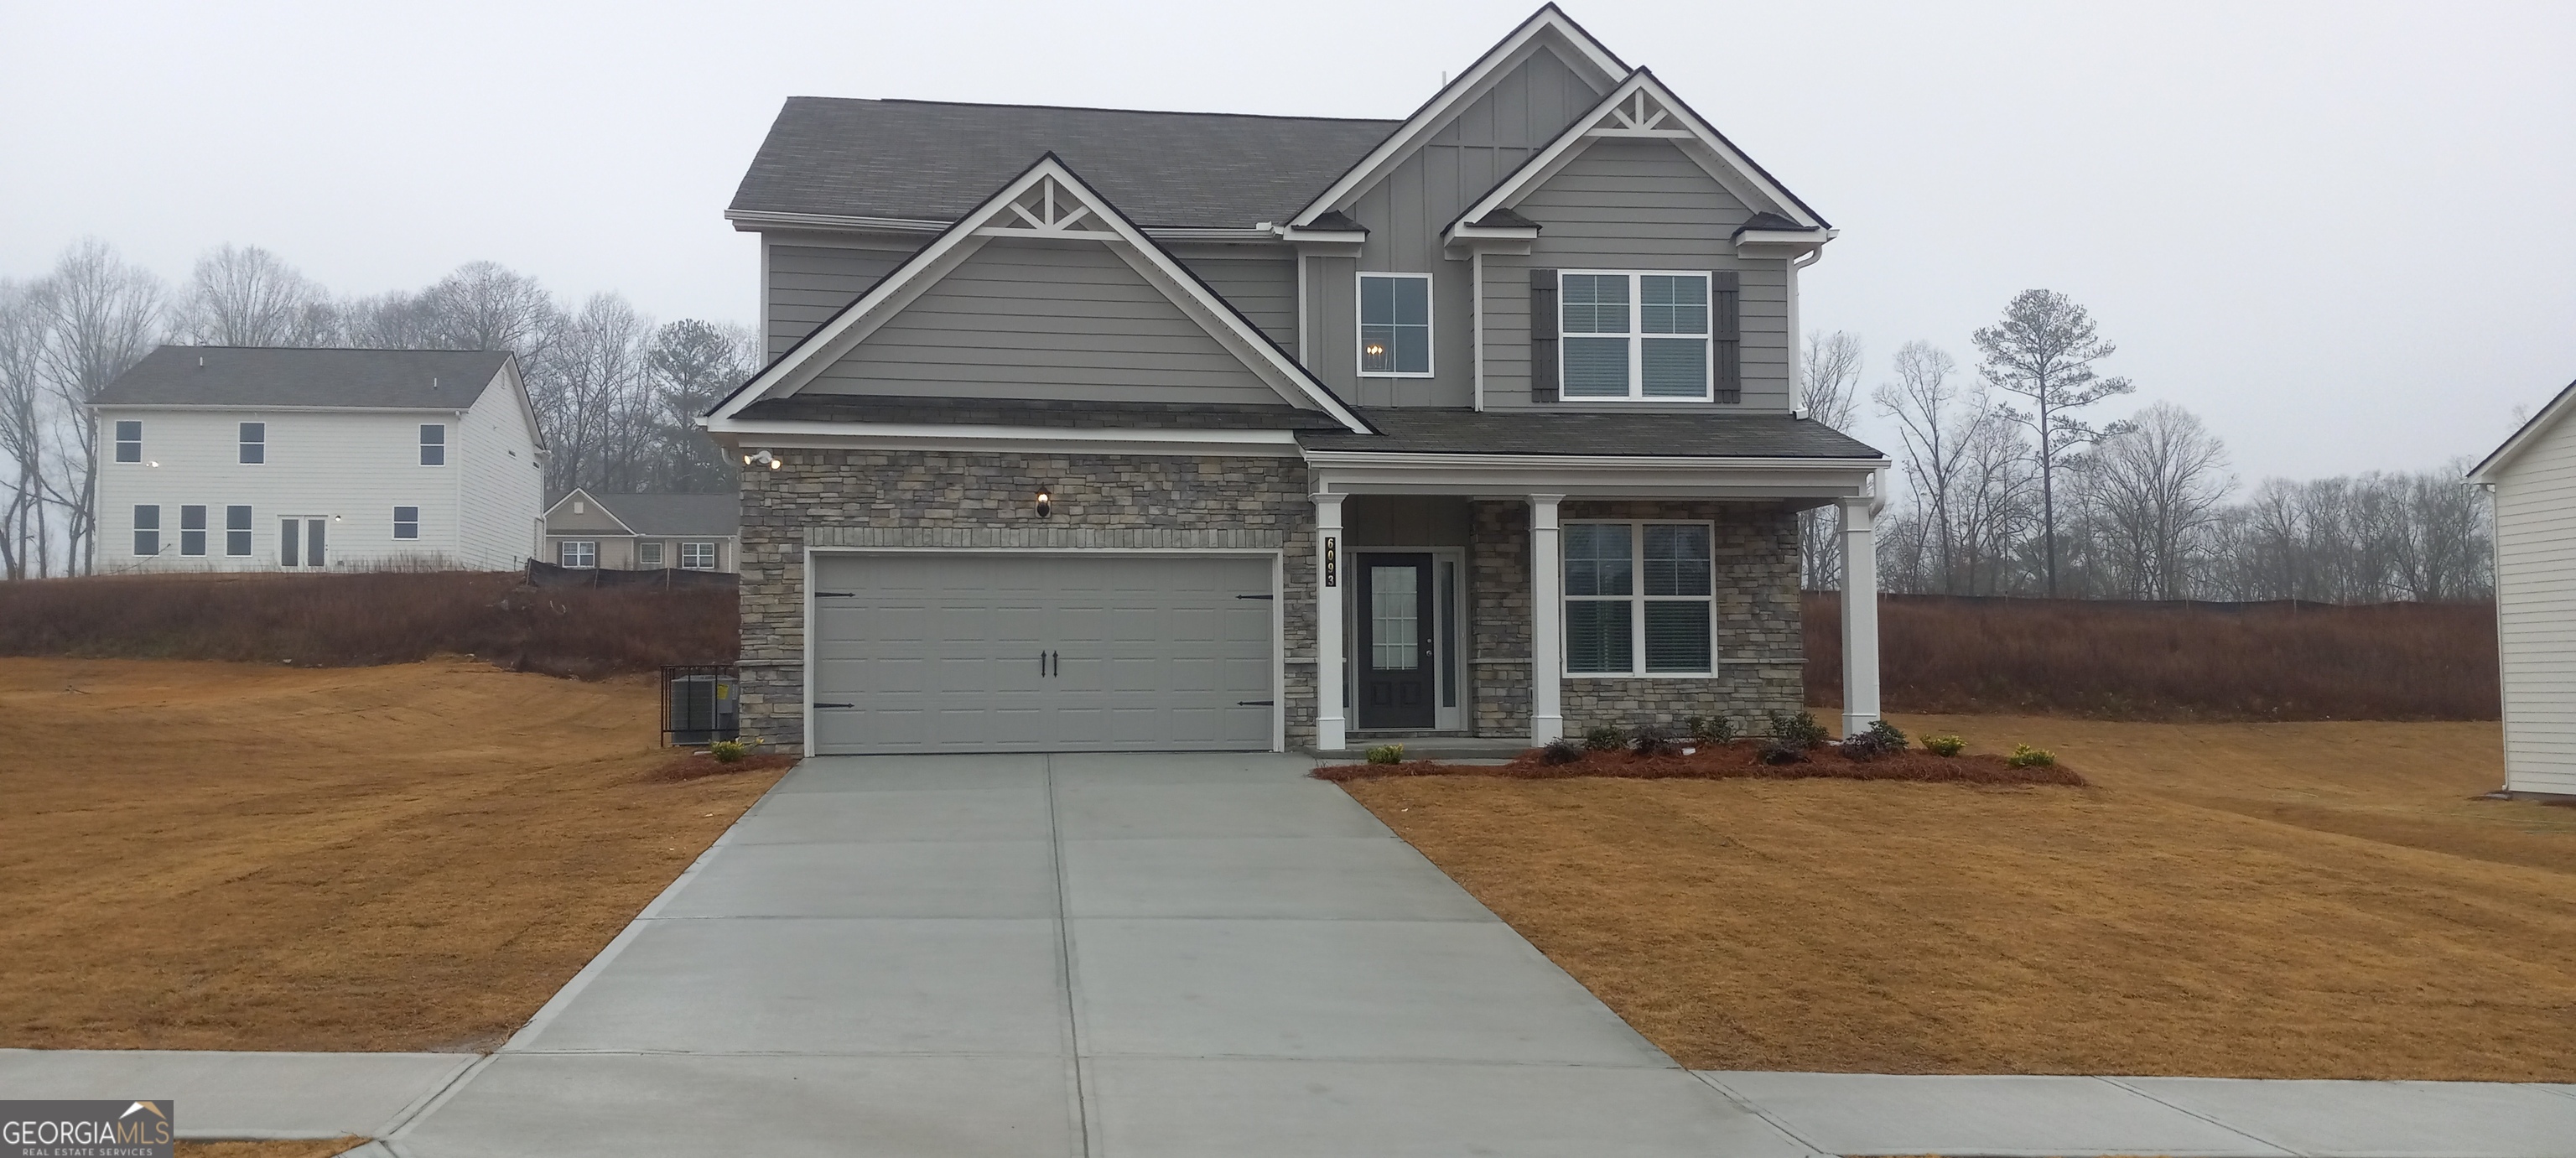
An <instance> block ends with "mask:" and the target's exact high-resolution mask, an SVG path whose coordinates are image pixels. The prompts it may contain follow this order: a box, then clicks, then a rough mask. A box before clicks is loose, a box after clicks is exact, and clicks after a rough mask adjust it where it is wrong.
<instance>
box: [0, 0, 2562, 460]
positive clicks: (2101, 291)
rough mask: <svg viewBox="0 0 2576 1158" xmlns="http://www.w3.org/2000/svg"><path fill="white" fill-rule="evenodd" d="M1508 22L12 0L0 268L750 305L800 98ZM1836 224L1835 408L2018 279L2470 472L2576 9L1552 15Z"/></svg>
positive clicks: (853, 3)
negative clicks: (727, 218)
mask: <svg viewBox="0 0 2576 1158" xmlns="http://www.w3.org/2000/svg"><path fill="white" fill-rule="evenodd" d="M1533 6H1534V5H1533V4H1532V3H1530V2H1529V0H1515V2H1512V3H1440V4H1412V3H1389V2H1387V0H1369V2H1366V3H1352V2H1345V0H1310V2H1308V3H1304V4H1300V5H1297V6H1295V7H1293V8H1291V9H1285V10H1283V9H1279V8H1277V7H1275V6H1264V5H1224V4H1209V3H1204V2H1197V3H1153V4H1148V3H1122V4H1067V3H993V2H968V0H944V2H942V3H939V4H927V5H925V4H920V3H905V4H881V3H873V2H867V0H834V2H828V3H811V4H802V3H745V2H739V0H737V2H729V3H724V4H714V3H706V2H703V0H702V2H700V3H694V4H679V3H659V4H655V3H635V2H626V3H617V4H608V3H600V4H588V5H575V4H558V5H548V4H542V3H526V2H512V3H465V2H452V0H450V2H442V3H438V4H434V5H432V4H408V5H404V4H383V5H366V6H360V5H354V4H347V3H335V4H321V3H306V4H297V3H255V2H243V0H236V2H234V3H228V4H222V5H209V4H202V3H188V4H177V3H172V4H120V3H106V2H99V0H79V2H76V3H46V2H31V0H6V2H5V3H0V109H5V110H6V112H5V113H0V276H27V275H31V274H35V273H38V272H41V271H42V269H43V268H44V267H45V266H47V265H48V264H50V263H51V261H52V260H53V258H54V256H55V255H56V254H57V253H59V252H60V251H61V250H62V248H63V247H64V246H65V245H66V244H68V243H70V242H71V241H73V240H74V239H76V238H78V237H81V236H83V235H96V236H99V237H102V238H105V239H107V240H108V241H110V242H111V243H113V244H114V245H116V246H117V247H118V248H119V249H120V250H121V251H122V252H123V253H124V254H125V255H126V256H127V257H129V258H131V259H134V260H136V261H139V262H142V263H144V264H146V265H148V266H151V267H152V268H154V269H156V270H159V271H160V272H161V273H162V274H164V275H165V276H168V277H171V278H173V279H176V278H179V277H181V276H184V275H185V273H186V271H187V268H188V266H189V263H190V262H191V261H193V260H194V258H195V257H196V256H197V254H199V253H200V252H202V251H203V250H204V249H206V248H207V247H209V246H212V245H214V244H217V243H220V242H225V241H232V242H239V243H244V244H256V245H262V246H266V247H268V248H270V249H272V250H274V251H276V252H277V253H278V254H279V255H281V256H282V257H284V258H285V259H287V260H288V261H290V262H292V263H294V264H296V265H298V266H300V267H302V268H303V269H304V270H305V272H307V273H309V274H311V275H313V276H315V277H316V278H319V279H321V280H322V281H323V282H325V283H327V284H328V285H330V286H331V287H333V288H334V289H336V290H339V291H341V292H345V293H376V292H381V291H384V290H388V289H395V288H407V287H414V286H418V285H420V284H423V283H425V282H428V281H430V280H432V279H434V278H435V277H437V276H438V275H440V274H441V273H443V272H445V271H447V270H449V269H451V268H453V267H455V266H456V265H458V264H460V263H462V262H466V261H470V260H475V259H485V258H488V259H491V260H494V261H498V262H501V263H503V264H505V265H509V266H512V267H515V268H518V269H521V270H525V271H527V272H531V273H534V274H536V275H538V276H540V277H542V278H543V279H544V280H545V281H546V283H547V284H548V285H550V286H552V287H553V288H554V289H555V290H556V291H557V292H558V293H559V294H562V295H564V296H566V297H579V296H581V295H586V294H589V293H592V292H596V291H601V290H616V291H619V292H622V293H624V294H626V295H627V296H628V297H630V298H632V299H633V300H634V301H635V302H636V303H637V304H638V305H639V306H641V307H642V308H643V309H645V310H647V311H649V312H651V313H652V314H654V315H656V316H657V317H660V318H663V319H671V318H679V317H691V316H694V317H707V318H716V319H724V320H733V321H742V322H749V321H751V320H753V319H754V318H755V316H756V304H755V297H754V294H755V281H756V277H757V258H756V255H755V251H754V248H753V246H752V244H751V241H750V239H749V238H748V236H747V235H742V234H737V233H735V232H733V231H732V229H731V228H730V227H729V226H728V225H727V224H726V223H725V222H724V220H723V219H722V217H721V216H720V214H721V213H722V211H723V208H724V206H725V203H726V202H727V200H728V199H730V197H731V195H732V192H733V187H734V184H735V182H736V181H737V180H738V179H739V178H740V176H741V174H742V170H743V168H744V166H745V164H746V163H747V162H748V161H749V159H750V157H751V154H752V151H753V150H754V149H755V148H756V147H757V146H758V144H759V142H760V138H761V135H762V133H763V132H764V131H765V130H766V129H767V127H768V125H769V122H770V120H771V118H772V117H773V116H774V115H775V114H776V112H777V109H778V105H779V102H780V100H781V99H782V98H784V97H786V96H788V95H790V94H814V95H827V96H855V97H918V98H925V99H937V100H965V101H995V102H1012V103H1034V104H1071V105H1106V106H1116V107H1133V108H1155V109H1201V110H1213V111H1228V112H1254V113H1308V114H1322V115H1337V116H1376V117H1396V116H1402V115H1404V114H1406V113H1408V112H1411V111H1412V110H1413V108H1414V107H1415V106H1416V105H1418V104H1419V103H1420V102H1421V101H1422V100H1424V99H1425V98H1426V97H1428V96H1429V95H1430V94H1431V92H1432V90H1433V89H1435V88H1436V87H1437V86H1438V85H1439V83H1440V80H1441V73H1442V72H1443V70H1449V71H1455V70H1457V69H1460V68H1462V67H1464V66H1465V65H1466V64H1467V63H1468V62H1470V61H1472V60H1473V59H1474V58H1475V56H1476V54H1477V53H1479V52H1480V51H1482V50H1483V49H1484V48H1485V47H1487V46H1488V45H1489V44H1491V43H1492V42H1493V41H1495V40H1497V39H1499V38H1501V37H1502V36H1503V34H1504V33H1506V32H1508V31H1509V30H1510V29H1511V27H1512V26H1513V25H1514V24H1516V23H1517V22H1518V21H1519V20H1520V19H1521V18H1523V17H1525V16H1527V15H1528V13H1529V11H1530V10H1531V8H1532V7H1533ZM1568 11H1569V12H1570V13H1571V14H1572V15H1573V16H1574V18H1575V19H1577V20H1579V21H1581V22H1583V23H1584V25H1585V26H1586V27H1588V28H1590V29H1591V30H1592V31H1593V33H1594V34H1595V35H1597V36H1599V37H1601V38H1602V40H1603V41H1605V42H1606V43H1607V44H1608V45H1609V46H1610V48H1611V49H1612V50H1613V51H1615V52H1617V53H1619V54H1620V55H1621V56H1622V57H1623V58H1625V59H1626V60H1627V61H1629V62H1630V63H1631V64H1643V65H1647V66H1649V67H1652V68H1653V69H1654V70H1655V71H1656V73H1657V74H1658V75H1659V76H1661V77H1663V78H1664V79H1665V80H1666V82H1667V83H1669V84H1671V85H1672V86H1673V88H1674V89H1675V90H1676V91H1678V92H1680V93H1681V94H1682V95H1683V97H1684V98H1686V99H1688V100H1689V101H1691V103H1692V104H1693V105H1694V106H1695V107H1697V108H1698V109H1699V110H1700V111H1701V112H1702V113H1703V114H1705V115H1706V116H1707V117H1709V119H1710V120H1712V121H1714V122H1715V123H1716V124H1717V126H1718V127H1719V128H1720V129H1721V130H1722V131H1724V132H1725V133H1727V134H1728V135H1729V136H1730V137H1732V138H1733V139H1734V140H1735V141H1736V142H1737V143H1738V144H1739V145H1741V146H1743V147H1744V148H1745V149H1746V150H1747V151H1748V152H1750V153H1751V154H1752V155H1753V156H1754V157H1756V158H1757V159H1759V160H1760V161H1761V162H1762V163H1763V164H1764V165H1765V166H1766V167H1767V168H1769V169H1770V170H1771V171H1772V172H1773V173H1774V174H1776V175H1778V176H1779V177H1780V178H1781V179H1782V180H1783V181H1785V182H1786V183H1787V184H1788V185H1789V186H1790V187H1791V188H1793V189H1795V190H1797V191H1798V193H1799V194H1800V195H1801V196H1802V197H1804V198H1805V199H1806V200H1807V202H1808V203H1809V204H1811V205H1813V206H1815V207H1816V209H1817V210H1818V211H1819V212H1821V213H1823V214H1825V215H1826V216H1827V217H1828V218H1830V219H1832V220H1833V222H1834V223H1835V224H1836V225H1837V226H1839V227H1840V228H1841V229H1842V230H1843V236H1842V238H1841V239H1840V240H1838V241H1836V242H1835V243H1834V244H1833V245H1832V246H1831V247H1829V248H1828V249H1827V251H1826V256H1825V259H1824V261H1823V262H1822V264H1820V265H1818V266H1816V267H1815V268H1814V269H1812V270H1810V271H1809V272H1808V273H1807V274H1806V276H1805V288H1806V303H1805V313H1806V322H1807V324H1808V325H1809V326H1810V327H1811V328H1812V327H1822V328H1826V329H1835V328H1839V329H1848V330H1852V331H1854V332H1857V333H1859V334H1860V335H1862V336H1863V338H1864V339H1865V340H1866V341H1867V343H1868V353H1869V362H1868V367H1867V377H1866V379H1865V382H1866V383H1872V384H1874V383H1876V382H1879V381H1881V380H1883V379H1884V378H1885V377H1886V373H1887V366H1888V357H1887V356H1888V355H1889V354H1890V353H1891V352H1893V351H1894V350H1895V348H1896V347H1897V346H1898V345H1899V344H1901V343H1903V342H1904V341H1906V340H1908V339H1912V338H1925V339H1929V340H1931V341H1934V342H1936V343H1939V344H1941V345H1943V346H1945V347H1947V348H1949V349H1950V350H1951V351H1952V352H1953V353H1954V354H1956V355H1958V356H1959V358H1960V360H1961V361H1962V363H1963V364H1964V363H1968V362H1971V361H1972V360H1973V359H1972V352H1971V350H1970V348H1969V344H1968V334H1969V332H1970V331H1971V330H1973V329H1975V328H1976V327H1977V326H1979V325H1982V324H1985V323H1986V322H1988V321H1991V320H1992V319H1993V317H1994V316H1995V315H1996V314H1997V313H1998V312H1999V311H2000V310H2001V308H2002V306H2003V304H2004V303H2005V301H2006V300H2007V299H2009V298H2010V297H2011V296H2012V295H2013V293H2015V292H2016V291H2019V290H2022V289H2026V288H2030V287H2034V286H2044V287H2048V288H2051V289H2057V290H2062V291H2065V292H2067V293H2069V294H2072V295H2073V296H2074V297H2075V298H2076V299H2077V300H2079V301H2081V302H2083V303H2084V304H2086V305H2088V306H2090V307H2091V308H2092V309H2093V311H2094V314H2095V316H2096V317H2097V318H2098V319H2099V320H2100V322H2101V324H2102V328H2103V331H2104V333H2106V334H2107V335H2109V336H2110V337H2112V338H2114V339H2116V340H2117V341H2118V342H2119V344H2120V353H2119V355H2118V356H2117V357H2116V358H2115V359H2113V360H2112V361H2111V362H2110V363H2109V364H2108V365H2107V366H2106V369H2108V370H2110V371H2112V372H2116V373H2121V374H2126V375H2128V376H2130V377H2132V378H2134V379H2135V380H2136V381H2137V383H2138V387H2139V390H2138V394H2137V395H2136V396H2135V397H2134V398H2132V399H2126V400H2122V401H2121V402H2119V403H2116V404H2114V405H2113V406H2112V407H2110V408H2107V409H2106V411H2105V416H2106V417H2107V416H2116V414H2118V413H2120V412H2124V411H2125V410H2126V409H2129V408H2131V407H2133V406H2135V405H2139V404H2142V403H2144V402H2146V401H2150V400H2154V399H2171V400H2173V401H2176V402H2179V403H2181V404H2182V405H2184V406H2187V407H2189V408H2190V409H2192V410H2194V411H2197V412H2199V413H2200V414H2201V415H2202V416H2204V417H2205V418H2206V419H2207V420H2208V421H2209V423H2210V425H2211V426H2212V427H2213V428H2214V429H2215V430H2216V431H2217V432H2218V433H2219V434H2220V435H2221V436H2222V437H2224V438H2225V439H2226V440H2227V442H2228V444H2229V446H2230V448H2231V450H2232V451H2233V454H2234V458H2235V461H2236V464H2237V469H2238V471H2239V473H2240V474H2241V475H2242V476H2243V477H2244V478H2245V479H2246V480H2247V481H2249V482H2250V481H2252V480H2253V479H2255V478H2259V477H2261V476H2265V475H2272V474H2285V475H2293V476H2310V475H2320V474H2333V473H2342V472H2350V471H2361V470H2371V469H2421V468H2427V467H2431V466H2435V465H2438V464H2440V463H2441V462H2443V461H2444V460H2446V459H2448V458H2450V457H2452V456H2455V455H2463V454H2466V455H2477V454H2483V453H2484V452H2485V451H2486V450H2488V449H2490V448H2491V447H2492V446H2493V444H2495V443H2496V442H2497V441H2499V440H2500V439H2501V438H2502V437H2503V436H2504V435H2505V434H2506V433H2508V432H2509V431H2510V428H2511V421H2512V413H2513V410H2514V408H2515V407H2516V406H2518V405H2519V406H2527V407H2535V408H2536V407H2537V405H2538V404H2539V403H2541V402H2543V401H2545V400H2546V399H2547V398H2548V397H2549V396H2550V395H2551V394H2552V393H2554V392H2555V391H2556V390H2557V388H2558V387H2560V386H2562V385H2564V384H2566V383H2567V382H2568V381H2569V380H2570V379H2571V378H2576V67H2571V66H2570V64H2569V63H2568V62H2569V61H2570V60H2571V59H2576V5H2571V4H2567V3H2555V4H2539V3H2534V4H2502V3H2496V4H2462V3H2444V4H2431V3H2425V4H2406V5H2373V4H2358V3H2351V2H2337V3H2295V4H2294V3H2246V2H2243V0H2237V2H2232V3H2224V4H2203V5H2187V4H2178V3H2173V2H2171V0H2157V2H2154V3H2138V4H2128V5H2118V6H2114V5H2098V4H2088V5H2080V6H2079V5H2074V4H2065V3H2054V4H1966V3H1944V4H1937V5H1936V4H1922V3H1895V4H1877V3H1832V4H1803V5H1780V4H1758V5H1757V4H1742V3H1726V2H1716V3H1711V2H1705V0H1698V2H1688V3H1679V2H1670V0H1571V3H1569V5H1568Z"/></svg>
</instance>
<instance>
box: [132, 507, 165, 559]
mask: <svg viewBox="0 0 2576 1158" xmlns="http://www.w3.org/2000/svg"><path fill="white" fill-rule="evenodd" d="M134 553H135V554H137V555H146V556H149V555H158V554H160V553H161V508H159V507H136V508H134Z"/></svg>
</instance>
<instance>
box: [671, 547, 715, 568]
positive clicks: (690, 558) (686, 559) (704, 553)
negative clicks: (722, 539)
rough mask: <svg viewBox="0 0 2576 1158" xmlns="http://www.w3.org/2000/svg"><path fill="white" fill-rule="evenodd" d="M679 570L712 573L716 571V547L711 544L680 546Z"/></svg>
mask: <svg viewBox="0 0 2576 1158" xmlns="http://www.w3.org/2000/svg"><path fill="white" fill-rule="evenodd" d="M680 569H681V570H683V571H713V570H715V569H716V545H715V544H713V543H682V544H680Z"/></svg>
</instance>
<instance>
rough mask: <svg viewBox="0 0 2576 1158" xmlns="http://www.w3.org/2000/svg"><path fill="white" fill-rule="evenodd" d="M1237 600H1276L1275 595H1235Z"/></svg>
mask: <svg viewBox="0 0 2576 1158" xmlns="http://www.w3.org/2000/svg"><path fill="white" fill-rule="evenodd" d="M1235 598H1237V599H1277V598H1278V596H1276V595H1237V596H1235Z"/></svg>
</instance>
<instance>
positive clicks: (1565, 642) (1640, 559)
mask: <svg viewBox="0 0 2576 1158" xmlns="http://www.w3.org/2000/svg"><path fill="white" fill-rule="evenodd" d="M1559 525H1560V526H1561V527H1578V526H1604V525H1608V526H1623V527H1630V528H1633V532H1632V533H1631V534H1630V535H1629V536H1628V568H1629V571H1628V574H1629V580H1628V587H1629V593H1628V594H1626V595H1570V594H1560V595H1558V596H1557V602H1559V603H1560V604H1570V603H1575V602H1577V601H1580V602H1584V603H1610V602H1624V603H1626V604H1628V605H1629V607H1630V608H1631V609H1632V610H1630V611H1629V613H1628V670H1626V671H1624V672H1619V671H1576V670H1574V649H1573V648H1572V647H1571V646H1569V644H1570V643H1571V642H1572V637H1571V636H1570V635H1569V636H1567V637H1566V638H1565V639H1561V640H1560V641H1559V642H1558V644H1557V649H1556V650H1557V654H1558V655H1560V656H1563V657H1565V658H1564V660H1563V665H1564V668H1565V670H1564V672H1563V676H1564V678H1566V679H1574V680H1704V679H1709V678H1712V677H1714V676H1716V675H1717V674H1718V669H1719V668H1721V667H1723V666H1725V661H1723V660H1720V659H1719V658H1718V657H1717V524H1716V523H1713V522H1710V521H1709V520H1706V519H1568V520H1565V521H1564V522H1563V523H1561V524H1559ZM1648 527H1706V528H1708V548H1709V560H1708V594H1706V595H1648V594H1646V528H1648ZM1560 533H1561V532H1560ZM1569 559H1570V556H1568V555H1566V554H1565V552H1564V551H1563V550H1562V549H1560V550H1559V551H1558V553H1557V561H1556V565H1557V566H1558V567H1559V568H1563V567H1564V566H1565V564H1566V563H1567V562H1568V561H1569ZM1564 584H1565V580H1564V577H1563V576H1562V575H1559V576H1558V578H1557V586H1558V590H1559V591H1563V590H1564ZM1650 600H1651V601H1653V602H1656V603H1704V604H1707V605H1708V665H1709V666H1708V670H1706V671H1647V670H1646V611H1645V604H1646V603H1647V602H1648V601H1650ZM1557 621H1558V628H1557V630H1559V631H1562V632H1571V631H1572V630H1573V619H1572V617H1571V616H1568V615H1565V614H1563V613H1562V612H1560V613H1559V614H1558V615H1557Z"/></svg>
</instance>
